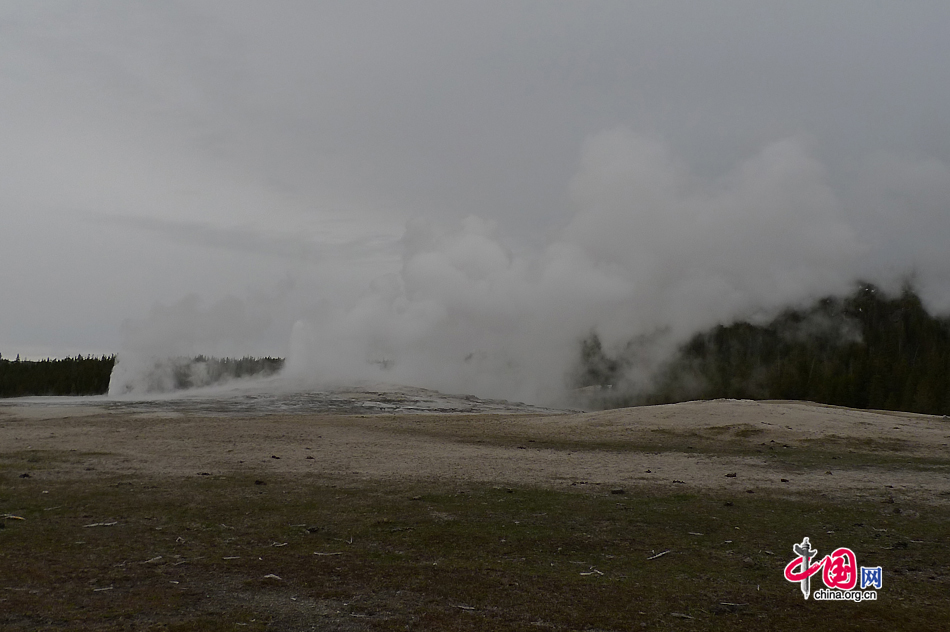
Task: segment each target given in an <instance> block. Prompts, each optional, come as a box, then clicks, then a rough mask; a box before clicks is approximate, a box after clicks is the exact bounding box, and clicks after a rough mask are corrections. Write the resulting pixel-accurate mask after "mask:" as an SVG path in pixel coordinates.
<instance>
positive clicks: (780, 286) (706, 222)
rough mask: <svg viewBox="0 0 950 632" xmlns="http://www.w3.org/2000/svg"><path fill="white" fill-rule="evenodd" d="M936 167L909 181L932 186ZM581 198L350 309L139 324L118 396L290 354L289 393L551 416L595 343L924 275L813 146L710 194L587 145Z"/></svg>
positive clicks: (434, 247) (441, 248) (424, 264)
mask: <svg viewBox="0 0 950 632" xmlns="http://www.w3.org/2000/svg"><path fill="white" fill-rule="evenodd" d="M902 164H907V163H902ZM872 167H873V169H882V168H883V167H882V166H881V163H880V161H878V162H875V163H874V164H873V165H872ZM940 167H943V168H945V166H944V165H942V164H939V163H938V166H936V167H933V166H932V167H931V170H930V171H927V170H926V169H924V170H923V171H921V170H920V169H917V170H914V169H910V168H908V171H909V173H910V175H911V176H912V177H916V178H928V177H929V178H931V179H932V178H933V174H932V173H931V171H933V169H938V170H939V168H940ZM865 171H867V170H865ZM895 172H896V169H893V168H892V169H890V170H889V171H888V173H890V174H894V173H895ZM862 173H864V172H862ZM894 177H897V176H894ZM857 180H858V182H859V184H860V181H861V178H858V179H857ZM873 182H874V183H875V186H881V185H880V184H879V183H880V179H875V180H873ZM900 182H901V183H906V179H901V180H900ZM569 187H570V192H571V195H572V198H573V201H574V204H575V208H576V213H575V215H574V216H573V217H572V218H571V220H570V221H569V222H568V223H567V224H566V225H565V226H564V227H562V229H560V230H559V231H558V232H557V233H556V234H555V235H554V236H553V238H552V239H550V240H549V241H548V242H547V243H546V244H545V245H543V246H541V247H537V248H528V247H525V246H522V245H519V244H513V243H511V242H509V241H508V240H506V239H505V237H504V236H503V235H500V234H499V229H498V227H497V225H496V224H495V223H493V222H491V221H488V220H485V219H481V218H478V217H474V216H472V217H468V218H467V219H465V220H464V221H462V222H460V223H459V224H458V225H455V226H451V227H445V226H443V225H439V224H436V223H435V222H432V221H429V220H427V219H425V218H418V219H415V220H413V221H411V222H409V223H408V225H407V226H406V231H405V234H404V236H403V237H402V240H401V243H400V246H401V248H402V255H401V259H400V260H399V261H398V262H397V263H395V264H394V265H392V266H391V268H389V269H380V270H379V273H378V275H377V276H376V278H375V279H374V280H372V281H371V282H369V283H365V284H363V285H362V286H361V287H362V291H361V292H359V293H358V294H357V295H356V296H355V297H351V296H350V295H347V294H346V293H344V292H340V291H337V290H336V289H334V288H340V287H343V286H350V289H352V286H353V284H354V283H362V281H360V280H359V279H353V278H352V277H349V276H347V273H346V271H345V268H341V269H340V273H339V278H338V279H337V280H336V281H337V282H336V283H330V282H321V283H316V284H307V283H306V282H298V283H297V284H296V285H289V286H288V287H287V288H285V290H286V291H282V292H277V293H271V294H268V295H267V296H266V297H263V298H262V297H251V298H248V299H247V300H238V299H228V300H227V301H225V302H221V303H217V304H214V305H212V306H210V307H208V308H202V307H201V306H200V303H199V302H198V301H197V300H196V299H188V300H186V301H183V302H182V303H181V304H179V305H176V306H172V307H170V308H156V310H155V311H154V312H153V313H152V314H151V315H150V316H149V317H148V318H147V319H145V320H143V321H140V322H132V323H130V325H129V327H128V329H127V331H126V342H125V345H124V346H123V348H122V350H121V352H120V354H119V362H118V364H117V365H116V369H115V372H114V374H113V378H112V386H111V387H110V392H112V393H121V392H143V391H146V390H148V389H149V380H151V382H152V383H153V384H154V383H155V378H154V376H152V377H151V378H148V379H146V378H147V376H148V374H149V371H150V370H151V369H150V367H154V366H155V365H156V362H157V361H158V360H159V359H160V358H163V357H170V356H188V355H195V354H198V353H202V354H205V355H209V354H231V355H243V354H255V353H257V354H261V355H264V354H267V355H277V354H278V353H281V354H283V353H286V355H287V363H286V366H285V370H284V379H285V380H287V381H288V382H289V383H292V384H298V385H300V384H302V385H325V384H331V383H348V382H353V381H357V380H372V381H385V382H392V383H401V384H409V385H415V386H424V387H429V388H435V389H439V390H443V391H450V392H465V393H472V394H476V395H481V396H492V397H503V398H510V399H518V400H524V401H531V402H542V403H552V402H558V401H559V398H561V397H562V396H563V394H564V392H565V389H566V387H567V378H568V376H569V374H570V370H571V367H572V365H573V363H574V362H575V361H576V359H577V356H578V341H579V340H580V339H581V338H583V337H584V336H585V335H586V334H588V333H589V332H590V331H591V330H597V331H598V332H599V333H600V334H601V336H602V338H603V339H604V340H605V343H606V344H607V345H608V346H610V345H612V344H618V343H621V342H623V341H626V340H628V339H630V338H631V337H633V336H636V335H642V334H650V333H652V332H654V331H656V330H658V329H661V328H662V329H666V330H667V331H668V332H669V333H670V336H668V338H669V339H670V340H671V341H677V340H681V339H682V338H683V337H684V336H687V335H689V334H690V333H693V332H694V331H696V330H698V329H700V328H703V327H706V326H709V325H712V324H714V323H717V322H722V321H726V320H729V319H733V318H736V317H748V316H751V315H754V314H756V313H768V312H770V311H773V310H775V309H778V308H780V307H783V306H785V305H787V304H789V303H798V302H801V301H803V300H807V299H810V298H813V297H816V296H819V295H822V294H827V293H836V292H844V291H847V290H848V289H849V286H850V284H851V283H852V282H854V281H855V280H856V279H857V278H858V277H862V278H866V279H870V280H878V281H881V280H882V278H881V277H882V275H885V274H892V273H893V274H903V273H906V272H907V271H908V269H909V267H910V266H912V265H914V264H915V263H916V259H914V254H913V249H909V250H908V252H910V254H908V255H895V254H893V253H891V254H890V255H889V256H888V257H884V258H875V257H873V256H871V255H872V254H873V253H872V250H873V248H875V247H878V246H879V243H878V242H877V241H876V240H878V238H880V237H881V234H882V233H881V232H880V230H879V229H878V227H877V226H876V225H874V224H873V223H872V224H868V223H867V222H865V223H862V221H863V220H860V219H855V218H856V217H863V216H859V215H856V214H855V213H854V212H852V211H851V210H850V209H851V208H852V206H854V205H855V204H857V202H856V201H855V200H859V199H862V197H861V196H862V195H866V192H867V191H868V190H869V187H868V186H863V185H861V187H860V191H859V193H858V194H855V193H853V192H841V191H836V190H833V189H832V188H831V187H830V186H829V184H828V180H827V178H826V174H825V169H824V167H823V166H822V164H821V163H820V162H819V161H818V160H816V159H815V158H814V157H812V156H811V155H810V153H809V151H808V146H807V142H806V141H804V140H802V139H800V138H788V139H784V140H781V141H779V142H776V143H774V144H772V145H769V146H768V147H766V148H764V149H763V150H762V151H761V152H760V153H759V154H757V155H755V156H754V157H752V158H750V159H749V160H748V161H746V162H745V163H743V164H740V165H738V166H737V167H736V168H735V169H733V170H732V171H731V172H730V173H727V174H725V175H723V176H721V177H718V178H714V179H704V178H700V177H698V176H696V175H695V174H693V173H691V171H690V169H689V168H688V166H687V165H684V164H681V163H679V162H678V161H677V160H676V158H675V157H674V156H672V155H671V151H670V149H669V148H668V147H667V146H666V145H665V144H664V143H662V142H660V141H658V140H652V139H648V138H644V137H642V136H639V135H637V134H634V133H633V132H631V131H630V130H628V129H626V128H619V129H614V130H611V131H607V132H604V133H601V134H599V135H596V136H593V137H591V138H589V139H588V141H587V142H586V143H585V145H584V147H583V151H582V155H581V160H580V165H579V169H578V171H577V173H576V175H575V176H574V178H573V180H572V181H571V182H570V184H569ZM897 189H899V187H891V189H889V190H897ZM931 189H932V191H933V196H935V197H936V198H937V199H939V200H941V201H943V202H946V201H947V197H950V196H946V195H943V193H942V192H941V191H940V190H939V186H934V187H931ZM934 221H938V222H945V221H946V220H944V219H935V220H934ZM884 228H886V227H884ZM943 234H946V232H945V231H944V233H943ZM928 248H929V246H928ZM928 248H925V249H924V252H925V255H926V256H931V255H930V252H931V251H930V250H929V249H928ZM920 272H924V273H925V274H924V276H927V274H929V275H930V276H929V277H928V278H930V279H936V280H937V281H936V282H937V284H938V285H939V283H940V282H945V281H946V279H947V278H948V274H947V273H948V270H945V269H940V268H939V267H936V268H934V269H933V270H923V271H921V270H919V269H918V273H920ZM296 274H297V275H300V274H301V273H300V272H297V273H296ZM304 287H306V288H307V289H306V290H305V289H304ZM278 338H279V339H281V342H280V343H278V346H279V347H280V348H279V349H275V348H274V346H273V341H274V340H275V339H278ZM268 341H269V342H270V344H271V347H270V348H269V349H264V348H263V347H265V346H266V343H267V342H268ZM159 381H160V380H159Z"/></svg>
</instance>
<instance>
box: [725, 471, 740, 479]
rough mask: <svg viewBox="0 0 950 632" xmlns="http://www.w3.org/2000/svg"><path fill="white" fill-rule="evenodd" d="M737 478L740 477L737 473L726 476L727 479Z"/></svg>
mask: <svg viewBox="0 0 950 632" xmlns="http://www.w3.org/2000/svg"><path fill="white" fill-rule="evenodd" d="M736 476H738V473H737V472H730V473H729V474H726V478H735V477H736Z"/></svg>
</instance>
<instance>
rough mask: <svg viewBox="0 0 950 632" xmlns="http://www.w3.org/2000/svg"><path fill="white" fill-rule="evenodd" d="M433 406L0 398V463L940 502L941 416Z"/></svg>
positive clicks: (944, 471)
mask: <svg viewBox="0 0 950 632" xmlns="http://www.w3.org/2000/svg"><path fill="white" fill-rule="evenodd" d="M377 395H378V394H377ZM353 397H354V398H355V399H359V397H363V399H364V400H365V399H366V397H365V393H364V394H362V395H354V396H353ZM440 401H441V402H442V403H441V404H440V406H441V409H440V410H442V411H444V410H446V409H448V410H453V409H454V410H459V409H462V410H469V411H472V412H465V413H457V412H440V410H439V409H438V407H436V408H437V410H436V411H435V412H421V413H420V412H418V411H419V410H425V407H424V406H423V407H420V406H417V405H412V404H413V402H412V401H407V400H406V399H405V398H403V399H402V400H401V403H400V405H399V406H390V407H389V408H385V407H384V408H380V407H379V406H370V407H368V410H369V414H345V415H341V414H333V413H324V412H320V411H319V410H316V411H313V412H307V411H300V410H297V411H295V412H292V413H281V412H274V411H273V410H270V411H265V412H262V413H260V414H255V413H254V412H253V411H252V410H251V409H245V410H242V411H241V412H240V414H230V413H228V412H227V411H224V412H215V411H214V410H211V409H209V408H208V407H202V406H185V407H182V406H177V407H176V406H175V405H172V404H168V405H164V406H162V405H153V406H149V407H142V406H138V407H136V406H115V405H111V404H109V403H107V402H106V401H101V402H92V403H83V404H82V405H77V404H76V403H75V402H76V400H74V399H64V400H63V402H62V403H60V402H57V400H55V399H45V400H41V401H38V402H37V401H29V400H9V401H7V402H2V403H0V457H2V456H3V455H4V454H12V453H22V452H24V451H31V450H32V451H44V452H64V453H69V452H75V453H76V455H77V456H76V458H72V459H63V460H62V461H61V462H60V463H58V464H57V465H56V467H54V468H52V469H45V470H43V471H42V472H39V473H37V475H39V476H44V477H53V478H55V477H59V476H62V477H75V476H77V475H79V476H97V475H100V474H105V473H118V474H123V473H129V474H145V475H161V476H171V477H175V476H195V475H198V474H212V475H214V474H236V473H256V472H260V473H262V474H263V473H280V474H297V473H308V474H310V475H316V476H317V477H319V478H323V477H326V478H332V479H337V480H341V481H346V480H353V481H372V480H387V481H407V482H408V481H413V480H418V481H458V482H481V483H497V484H520V485H533V486H540V487H554V488H562V487H565V486H573V487H578V486H590V487H591V488H596V487H598V486H600V487H601V488H603V487H604V486H612V487H624V486H628V487H629V486H683V487H684V488H694V489H695V488H698V489H719V490H721V489H726V490H733V491H740V490H746V491H747V490H753V491H754V490H758V489H761V490H763V491H764V490H770V491H772V492H778V493H781V492H783V491H787V492H789V493H798V494H800V493H802V492H814V493H816V494H822V495H825V496H827V497H829V498H836V497H841V498H851V499H873V498H882V499H886V498H887V497H889V496H894V495H898V496H900V497H902V498H907V499H908V500H910V499H913V500H915V501H919V502H925V503H928V504H946V503H948V502H950V452H948V445H950V421H948V420H947V419H946V418H943V417H933V416H925V415H914V414H906V413H891V412H873V411H858V410H851V409H843V408H836V407H830V406H820V405H815V404H809V403H802V402H782V401H773V402H752V401H734V400H719V401H711V402H687V403H682V404H673V405H666V406H652V407H642V408H629V409H620V410H611V411H603V412H595V413H558V412H551V411H547V412H526V411H530V410H531V409H528V408H526V407H522V406H517V405H512V406H511V407H510V409H509V410H507V411H506V410H505V409H504V406H502V405H499V403H498V402H490V403H486V404H484V405H480V403H479V400H474V399H473V398H466V399H465V400H464V402H462V404H464V406H465V407H463V408H459V407H454V408H453V406H451V405H449V404H445V401H447V400H444V399H443V400H440ZM430 403H431V398H430ZM450 403H451V402H450ZM443 404H445V405H443ZM430 408H431V407H430ZM486 411H487V412H486ZM78 455H82V456H81V457H79V456H78ZM727 474H730V475H731V474H734V475H735V476H727Z"/></svg>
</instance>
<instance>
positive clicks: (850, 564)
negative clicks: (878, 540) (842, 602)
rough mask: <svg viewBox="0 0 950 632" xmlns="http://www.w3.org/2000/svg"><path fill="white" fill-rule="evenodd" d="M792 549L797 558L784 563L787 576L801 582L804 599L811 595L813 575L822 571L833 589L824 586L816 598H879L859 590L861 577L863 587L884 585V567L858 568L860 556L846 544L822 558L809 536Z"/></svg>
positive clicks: (799, 583)
mask: <svg viewBox="0 0 950 632" xmlns="http://www.w3.org/2000/svg"><path fill="white" fill-rule="evenodd" d="M792 552H793V553H794V554H795V558H794V559H792V561H791V562H789V563H788V564H787V565H786V566H785V579H787V580H788V581H790V582H793V583H798V585H799V587H800V589H801V591H802V595H804V597H805V599H808V597H809V596H810V595H811V578H812V575H815V574H816V573H818V571H821V579H822V581H823V582H824V584H825V586H827V588H828V589H830V590H831V591H832V592H829V591H828V590H821V591H818V592H817V593H816V594H815V599H852V600H854V601H860V600H862V598H863V599H876V598H877V595H876V594H874V595H871V594H864V595H862V594H861V592H860V591H856V590H855V588H856V587H857V585H858V577H860V578H861V590H865V589H866V588H869V587H872V586H873V587H874V588H877V589H880V588H881V584H882V579H881V578H882V575H883V573H882V571H881V567H880V566H877V567H867V566H862V567H860V573H859V568H858V563H857V559H856V558H855V555H854V551H852V550H851V549H849V548H846V547H839V548H837V549H835V550H834V551H832V552H831V554H830V555H826V556H824V557H823V558H821V559H818V551H817V550H816V549H813V548H812V545H811V542H809V541H808V538H807V537H806V538H804V539H802V541H801V543H799V544H795V545H794V546H792Z"/></svg>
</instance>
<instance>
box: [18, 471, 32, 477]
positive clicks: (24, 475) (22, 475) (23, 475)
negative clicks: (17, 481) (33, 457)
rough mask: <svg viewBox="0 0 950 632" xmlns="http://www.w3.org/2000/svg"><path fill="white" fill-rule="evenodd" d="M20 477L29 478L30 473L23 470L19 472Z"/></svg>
mask: <svg viewBox="0 0 950 632" xmlns="http://www.w3.org/2000/svg"><path fill="white" fill-rule="evenodd" d="M20 478H30V475H29V474H27V473H26V472H24V473H23V474H20Z"/></svg>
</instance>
